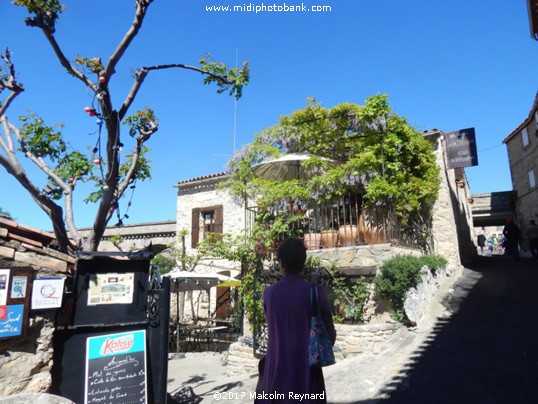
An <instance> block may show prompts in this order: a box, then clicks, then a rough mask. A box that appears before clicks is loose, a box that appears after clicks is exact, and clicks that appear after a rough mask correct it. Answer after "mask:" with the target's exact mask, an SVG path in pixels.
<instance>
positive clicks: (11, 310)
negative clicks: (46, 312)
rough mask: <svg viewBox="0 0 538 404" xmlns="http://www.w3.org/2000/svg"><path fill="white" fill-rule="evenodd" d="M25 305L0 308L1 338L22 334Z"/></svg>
mask: <svg viewBox="0 0 538 404" xmlns="http://www.w3.org/2000/svg"><path fill="white" fill-rule="evenodd" d="M23 319H24V304H14V305H8V306H0V338H6V337H16V336H19V335H21V334H22V326H23Z"/></svg>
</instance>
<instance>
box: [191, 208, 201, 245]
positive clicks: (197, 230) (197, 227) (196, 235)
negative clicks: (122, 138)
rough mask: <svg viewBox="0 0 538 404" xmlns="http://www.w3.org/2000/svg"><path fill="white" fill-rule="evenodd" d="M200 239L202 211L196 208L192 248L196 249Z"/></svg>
mask: <svg viewBox="0 0 538 404" xmlns="http://www.w3.org/2000/svg"><path fill="white" fill-rule="evenodd" d="M199 239H200V209H198V208H195V209H193V210H192V223H191V247H192V248H196V245H197V244H198V241H199Z"/></svg>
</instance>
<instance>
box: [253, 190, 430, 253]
mask: <svg viewBox="0 0 538 404" xmlns="http://www.w3.org/2000/svg"><path fill="white" fill-rule="evenodd" d="M267 210H268V211H269V213H270V216H272V217H277V216H284V217H287V218H288V219H289V227H290V229H291V230H290V233H292V234H296V235H298V236H299V237H302V238H303V239H304V242H305V245H306V246H307V248H309V249H319V248H339V247H346V246H353V245H364V244H378V243H392V244H397V245H401V246H406V247H421V244H423V243H422V242H421V241H420V236H419V234H418V233H413V232H409V231H408V232H407V233H404V232H401V231H400V230H399V229H400V226H399V225H398V221H397V219H396V217H395V215H394V214H391V212H390V211H388V209H386V208H381V207H364V206H363V204H362V196H361V195H360V194H348V195H346V196H344V197H342V198H339V199H336V200H333V201H330V202H325V203H318V202H316V201H310V202H308V203H304V202H303V203H281V204H278V205H275V206H272V207H270V208H269V209H267ZM258 212H259V208H258V207H256V206H254V207H247V208H246V216H245V218H246V229H247V235H252V229H253V226H254V223H255V220H256V216H257V214H258ZM268 225H269V226H270V225H271V224H270V223H268Z"/></svg>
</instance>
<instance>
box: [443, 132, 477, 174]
mask: <svg viewBox="0 0 538 404" xmlns="http://www.w3.org/2000/svg"><path fill="white" fill-rule="evenodd" d="M445 140H446V155H447V156H446V157H447V164H448V168H461V167H471V166H477V165H478V153H477V151H476V138H475V131H474V128H468V129H461V130H457V131H454V132H449V133H447V134H445Z"/></svg>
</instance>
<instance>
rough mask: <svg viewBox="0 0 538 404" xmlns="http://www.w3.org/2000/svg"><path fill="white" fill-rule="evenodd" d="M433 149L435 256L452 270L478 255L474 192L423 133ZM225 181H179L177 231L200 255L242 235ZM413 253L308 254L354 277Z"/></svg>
mask: <svg viewBox="0 0 538 404" xmlns="http://www.w3.org/2000/svg"><path fill="white" fill-rule="evenodd" d="M424 136H425V137H426V138H428V139H429V140H430V142H431V143H432V145H433V146H434V149H435V154H436V159H437V164H438V165H439V166H440V168H441V186H440V192H439V198H438V200H437V202H436V204H435V206H434V210H433V244H434V251H435V252H436V253H439V254H441V255H443V256H444V257H445V258H447V260H448V261H449V264H450V265H451V266H453V267H460V265H461V263H466V262H469V261H470V260H472V258H474V257H475V256H476V248H475V244H474V239H475V235H474V229H473V222H472V213H471V209H470V192H469V187H468V184H467V180H466V177H465V171H464V169H463V168H456V169H449V168H448V165H447V162H446V144H445V143H446V142H445V136H444V133H443V132H442V131H439V130H433V131H427V132H425V133H424ZM225 179H226V174H225V173H218V174H213V175H208V176H204V177H198V178H194V179H190V180H185V181H181V182H179V183H178V184H177V185H176V187H177V189H178V198H177V230H178V232H179V231H181V230H187V235H186V238H185V241H186V245H185V248H186V251H187V253H193V252H195V251H196V243H197V242H198V241H199V240H201V239H203V238H204V237H205V235H206V234H207V233H208V232H223V233H229V234H233V235H238V234H241V233H243V231H244V229H245V225H246V224H248V223H247V222H248V220H249V219H248V217H247V216H248V215H247V212H246V209H245V203H244V202H243V201H236V200H234V199H233V198H232V197H231V196H230V195H229V194H228V193H227V192H226V191H225V190H218V189H217V184H218V183H220V182H221V181H223V180H225ZM406 251H407V252H411V250H410V249H409V248H404V247H402V246H398V245H394V244H391V243H390V242H388V241H384V242H376V243H375V244H374V243H369V244H360V245H356V246H345V247H338V248H327V249H318V250H310V251H309V254H314V255H317V256H319V258H321V259H322V260H326V261H330V262H333V263H335V264H336V267H337V268H339V269H340V270H342V271H343V272H344V273H346V274H348V275H352V276H358V275H375V272H376V270H377V268H378V267H379V265H380V264H381V263H382V262H383V261H384V260H386V259H387V258H390V257H392V256H394V255H396V254H401V253H402V252H406ZM238 265H239V264H238V263H235V264H234V263H229V262H225V261H222V260H209V261H207V262H204V263H203V264H202V265H199V266H198V268H197V271H198V270H199V271H201V272H205V271H207V272H211V271H213V272H221V273H226V271H229V274H231V275H232V276H235V275H237V274H238V273H239V270H240V268H239V266H238Z"/></svg>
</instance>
